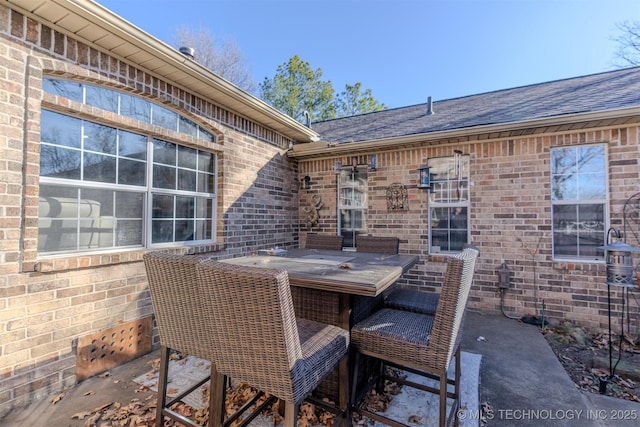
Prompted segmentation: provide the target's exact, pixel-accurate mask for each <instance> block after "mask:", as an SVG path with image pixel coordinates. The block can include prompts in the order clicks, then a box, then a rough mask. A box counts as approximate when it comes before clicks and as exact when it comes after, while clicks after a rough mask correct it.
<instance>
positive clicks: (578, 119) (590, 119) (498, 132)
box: [287, 107, 640, 159]
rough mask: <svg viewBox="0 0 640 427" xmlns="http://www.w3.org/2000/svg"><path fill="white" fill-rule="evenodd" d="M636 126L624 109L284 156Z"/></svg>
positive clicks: (636, 115)
mask: <svg viewBox="0 0 640 427" xmlns="http://www.w3.org/2000/svg"><path fill="white" fill-rule="evenodd" d="M634 120H635V121H638V122H640V107H628V108H621V109H615V110H606V111H598V112H589V113H576V114H566V115H562V116H554V117H548V118H543V119H531V120H521V121H517V122H509V123H501V124H492V125H482V126H473V127H468V128H458V129H452V130H446V131H437V132H427V133H420V134H413V135H405V136H398V137H392V138H381V139H376V140H370V141H358V142H348V143H335V142H331V141H326V140H320V141H317V142H312V143H307V144H298V145H296V146H294V147H293V149H292V150H290V151H289V152H288V153H287V155H288V156H289V157H292V158H298V159H304V158H318V157H329V156H340V155H345V154H353V153H356V152H358V153H360V152H371V151H378V150H385V151H388V150H392V149H395V148H401V147H402V148H406V147H408V146H417V145H429V144H431V143H435V142H439V141H452V142H455V141H457V142H461V141H480V140H482V141H486V140H490V139H498V138H505V137H509V136H522V135H528V134H534V133H541V129H543V130H546V131H545V132H566V131H567V130H571V128H579V129H586V128H593V127H601V126H612V125H617V124H620V123H627V122H630V121H634Z"/></svg>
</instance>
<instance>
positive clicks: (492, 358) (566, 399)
mask: <svg viewBox="0 0 640 427" xmlns="http://www.w3.org/2000/svg"><path fill="white" fill-rule="evenodd" d="M479 337H483V339H480V340H479V339H478V338H479ZM462 350H463V351H466V352H470V353H477V354H480V355H482V361H481V368H480V385H479V388H480V390H479V401H480V402H481V403H483V402H485V403H486V404H487V405H488V407H489V408H490V412H489V413H488V415H487V420H486V424H485V425H486V426H547V425H548V426H551V425H553V426H581V427H582V426H586V427H589V426H621V427H622V426H637V425H639V424H640V404H639V403H635V402H631V401H627V400H622V399H616V398H613V397H608V396H601V395H596V394H592V393H586V392H582V391H580V390H578V389H577V388H576V386H575V385H574V383H573V382H572V381H571V379H570V378H569V376H568V375H567V374H566V372H565V371H564V368H563V367H562V365H561V364H560V362H559V361H558V360H557V358H556V356H555V355H554V354H553V351H552V350H551V348H550V347H549V345H548V344H547V342H546V340H545V339H544V337H543V336H542V334H541V333H540V331H539V330H538V327H536V326H533V325H528V324H524V323H522V322H519V321H517V320H512V319H507V318H506V317H504V316H501V315H483V314H479V313H475V312H469V313H467V315H466V318H465V324H464V329H463V340H462ZM157 357H158V352H157V351H156V352H152V353H150V354H148V355H145V356H143V357H140V358H138V359H136V360H134V361H132V362H129V363H127V364H126V365H123V366H120V367H118V368H116V369H113V370H111V371H110V376H108V377H106V378H101V377H94V378H90V379H88V380H86V381H84V382H82V383H80V384H78V385H77V386H76V387H74V388H72V389H70V390H68V391H67V392H66V395H65V397H64V398H63V399H62V400H60V401H59V402H58V403H56V404H55V405H53V404H51V403H50V402H49V401H48V400H46V401H40V402H34V403H33V404H32V405H30V406H29V407H27V408H23V409H21V410H15V411H13V412H11V413H9V414H8V415H7V416H6V417H5V418H4V419H1V420H0V425H1V426H7V427H23V426H28V427H40V426H42V427H80V426H83V425H84V421H80V420H75V419H74V420H72V419H71V415H73V414H74V413H77V412H81V411H90V410H93V409H95V408H96V407H99V406H101V405H103V404H106V403H110V402H113V401H118V402H121V403H123V404H127V403H128V402H129V401H130V400H131V399H139V400H145V399H148V398H151V399H153V398H154V397H155V393H153V392H150V391H142V392H140V391H139V389H140V388H139V386H138V385H137V384H136V383H134V382H133V381H132V380H133V378H135V377H137V376H139V375H141V374H143V373H145V372H147V371H150V370H151V369H152V366H151V362H152V361H153V360H154V359H156V358H157ZM460 415H461V423H460V425H461V426H462V427H464V425H465V423H464V421H465V419H469V420H474V419H477V417H478V409H477V408H468V409H467V410H465V411H462V412H461V413H460ZM470 424H476V423H471V422H468V423H467V425H470ZM481 425H482V424H481Z"/></svg>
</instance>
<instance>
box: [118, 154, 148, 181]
mask: <svg viewBox="0 0 640 427" xmlns="http://www.w3.org/2000/svg"><path fill="white" fill-rule="evenodd" d="M146 167H147V164H146V163H145V162H138V161H135V160H126V159H120V161H119V162H118V183H119V184H127V185H138V186H144V185H145V184H146V182H145V181H146V180H145V178H146Z"/></svg>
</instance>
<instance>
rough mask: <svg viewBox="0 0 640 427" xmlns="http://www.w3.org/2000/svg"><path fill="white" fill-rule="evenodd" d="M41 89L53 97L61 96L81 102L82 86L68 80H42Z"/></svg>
mask: <svg viewBox="0 0 640 427" xmlns="http://www.w3.org/2000/svg"><path fill="white" fill-rule="evenodd" d="M42 89H43V90H44V91H45V92H48V93H52V94H54V95H58V96H63V97H65V98H69V99H71V100H73V101H76V102H82V84H81V83H76V82H72V81H69V80H58V79H44V80H42Z"/></svg>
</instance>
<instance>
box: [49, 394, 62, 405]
mask: <svg viewBox="0 0 640 427" xmlns="http://www.w3.org/2000/svg"><path fill="white" fill-rule="evenodd" d="M63 397H64V393H60V394H58V395H55V396H53V397H52V398H51V399H49V402H51V403H52V404H54V405H55V404H56V403H58V402H60V400H62V398H63Z"/></svg>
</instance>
